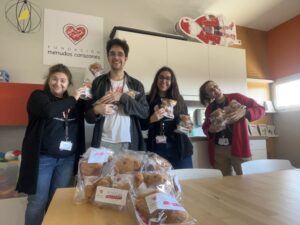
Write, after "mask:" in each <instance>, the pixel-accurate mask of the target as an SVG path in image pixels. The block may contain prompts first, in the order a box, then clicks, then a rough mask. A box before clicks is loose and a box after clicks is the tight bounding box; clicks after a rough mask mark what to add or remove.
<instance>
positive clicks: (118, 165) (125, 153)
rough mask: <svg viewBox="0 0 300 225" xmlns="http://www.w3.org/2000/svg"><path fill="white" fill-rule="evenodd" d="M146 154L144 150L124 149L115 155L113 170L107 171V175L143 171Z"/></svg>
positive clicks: (112, 163)
mask: <svg viewBox="0 0 300 225" xmlns="http://www.w3.org/2000/svg"><path fill="white" fill-rule="evenodd" d="M144 157H145V154H144V152H142V151H132V150H122V151H121V152H119V153H118V154H116V155H115V157H114V160H113V161H112V162H111V163H110V165H112V168H111V169H110V170H111V171H106V175H108V174H109V175H114V174H130V173H135V172H138V171H141V170H142V168H143V161H144Z"/></svg>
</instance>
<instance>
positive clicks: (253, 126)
mask: <svg viewBox="0 0 300 225" xmlns="http://www.w3.org/2000/svg"><path fill="white" fill-rule="evenodd" d="M248 129H249V133H250V135H251V136H260V135H259V132H258V129H257V125H256V124H251V123H249V124H248Z"/></svg>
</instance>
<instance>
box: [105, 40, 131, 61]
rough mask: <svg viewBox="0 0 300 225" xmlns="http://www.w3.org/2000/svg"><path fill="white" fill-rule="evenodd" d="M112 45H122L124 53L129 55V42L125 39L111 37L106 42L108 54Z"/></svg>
mask: <svg viewBox="0 0 300 225" xmlns="http://www.w3.org/2000/svg"><path fill="white" fill-rule="evenodd" d="M112 46H120V47H121V48H122V49H123V51H124V53H125V56H126V57H128V53H129V46H128V44H127V42H126V41H125V40H121V39H119V38H114V39H110V40H108V41H107V43H106V54H107V56H108V54H109V51H110V49H111V48H112Z"/></svg>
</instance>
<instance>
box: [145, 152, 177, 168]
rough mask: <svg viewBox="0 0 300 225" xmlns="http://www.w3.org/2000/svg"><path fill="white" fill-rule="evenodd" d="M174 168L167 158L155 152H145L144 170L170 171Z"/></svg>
mask: <svg viewBox="0 0 300 225" xmlns="http://www.w3.org/2000/svg"><path fill="white" fill-rule="evenodd" d="M171 169H172V164H171V163H170V162H169V161H168V160H166V159H165V158H163V157H161V156H159V155H158V154H156V153H154V152H145V156H144V160H143V170H142V171H143V172H151V171H152V172H153V171H161V172H168V171H170V170H171Z"/></svg>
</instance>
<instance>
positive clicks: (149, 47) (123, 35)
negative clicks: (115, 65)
mask: <svg viewBox="0 0 300 225" xmlns="http://www.w3.org/2000/svg"><path fill="white" fill-rule="evenodd" d="M115 37H117V38H120V39H125V40H126V41H127V43H128V45H129V54H128V61H127V63H126V65H125V71H126V72H127V73H128V74H129V75H131V76H133V77H134V78H136V79H138V80H139V81H141V82H142V83H143V85H144V87H145V91H146V92H148V91H150V88H151V85H152V82H153V80H154V76H155V74H156V72H157V71H158V70H159V68H160V67H162V66H165V65H167V50H166V38H163V37H156V36H152V35H145V34H139V33H134V32H127V31H117V32H116V35H115Z"/></svg>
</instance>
